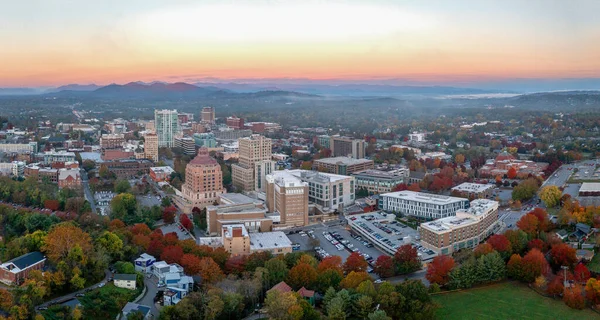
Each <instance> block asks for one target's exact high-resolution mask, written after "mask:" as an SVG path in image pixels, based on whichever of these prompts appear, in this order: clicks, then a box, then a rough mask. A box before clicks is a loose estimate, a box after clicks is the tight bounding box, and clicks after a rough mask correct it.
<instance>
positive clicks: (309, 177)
mask: <svg viewBox="0 0 600 320" xmlns="http://www.w3.org/2000/svg"><path fill="white" fill-rule="evenodd" d="M284 171H287V172H289V173H290V174H291V175H293V176H295V177H297V178H299V179H301V180H303V181H317V182H321V183H323V182H336V181H340V180H345V179H349V178H351V177H350V176H343V175H341V174H333V173H325V172H318V171H311V170H302V169H294V170H284Z"/></svg>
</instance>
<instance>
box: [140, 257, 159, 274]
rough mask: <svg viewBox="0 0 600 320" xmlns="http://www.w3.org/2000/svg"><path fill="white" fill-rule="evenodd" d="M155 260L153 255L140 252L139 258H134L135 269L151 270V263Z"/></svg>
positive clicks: (141, 270)
mask: <svg viewBox="0 0 600 320" xmlns="http://www.w3.org/2000/svg"><path fill="white" fill-rule="evenodd" d="M155 262H156V258H154V257H153V256H151V255H149V254H147V253H142V254H141V255H140V257H139V258H137V259H135V271H137V272H144V273H149V272H151V271H152V265H153V264H154V263H155Z"/></svg>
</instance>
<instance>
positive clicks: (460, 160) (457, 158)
mask: <svg viewBox="0 0 600 320" xmlns="http://www.w3.org/2000/svg"><path fill="white" fill-rule="evenodd" d="M454 161H455V162H456V163H457V164H459V165H460V164H463V163H465V156H464V155H462V154H460V153H459V154H457V155H455V156H454Z"/></svg>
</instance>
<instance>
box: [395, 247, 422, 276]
mask: <svg viewBox="0 0 600 320" xmlns="http://www.w3.org/2000/svg"><path fill="white" fill-rule="evenodd" d="M394 263H395V264H396V270H397V271H398V273H400V274H405V273H411V272H413V271H416V270H419V269H420V268H421V260H420V259H419V256H418V253H417V248H415V247H413V246H412V245H410V244H405V245H403V246H400V247H399V248H398V249H397V250H396V253H394Z"/></svg>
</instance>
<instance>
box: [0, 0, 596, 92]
mask: <svg viewBox="0 0 600 320" xmlns="http://www.w3.org/2000/svg"><path fill="white" fill-rule="evenodd" d="M0 2H1V4H0V87H20V86H56V85H63V84H68V83H79V84H89V83H96V84H109V83H126V82H130V81H168V82H175V81H186V82H195V81H203V80H206V79H225V80H227V79H250V80H251V79H280V78H292V79H315V80H324V79H339V80H352V81H363V82H367V81H378V80H382V79H383V80H386V79H399V80H398V81H405V82H410V83H431V84H436V83H445V84H447V83H457V84H463V85H468V84H472V83H477V82H481V81H498V80H506V79H528V78H535V79H564V78H577V79H580V78H599V77H600V19H598V18H597V14H598V12H600V1H597V0H589V1H588V0H569V1H564V0H526V1H524V0H514V1H513V0H498V1H492V0H427V1H423V0H415V1H408V0H407V1H402V0H395V1H394V0H390V1H377V0H365V1H350V0H348V1H312V0H302V1H286V0H278V1H263V0H251V1H233V0H221V1H208V0H207V1H202V0H196V1H186V0H179V1H178V0H170V1H166V0H165V1H158V0H102V1H100V0H94V1H91V0H0ZM250 80H248V81H250Z"/></svg>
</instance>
